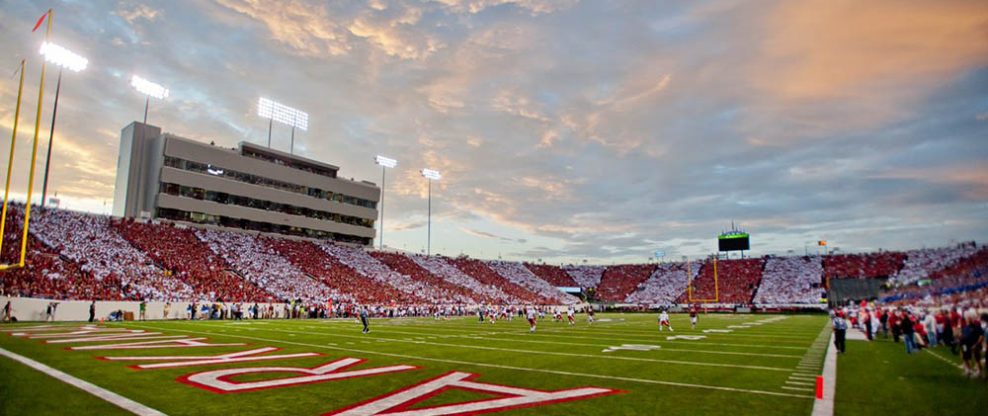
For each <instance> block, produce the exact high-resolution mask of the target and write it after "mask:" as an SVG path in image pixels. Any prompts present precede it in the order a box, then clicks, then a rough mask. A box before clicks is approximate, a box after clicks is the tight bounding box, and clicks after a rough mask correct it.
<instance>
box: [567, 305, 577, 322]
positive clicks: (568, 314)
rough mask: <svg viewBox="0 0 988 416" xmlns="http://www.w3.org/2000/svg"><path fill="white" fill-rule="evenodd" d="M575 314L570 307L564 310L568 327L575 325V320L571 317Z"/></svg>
mask: <svg viewBox="0 0 988 416" xmlns="http://www.w3.org/2000/svg"><path fill="white" fill-rule="evenodd" d="M575 313H576V311H574V310H573V307H572V306H570V307H569V308H567V309H566V319H567V320H569V324H570V325H576V318H574V317H573V314H575Z"/></svg>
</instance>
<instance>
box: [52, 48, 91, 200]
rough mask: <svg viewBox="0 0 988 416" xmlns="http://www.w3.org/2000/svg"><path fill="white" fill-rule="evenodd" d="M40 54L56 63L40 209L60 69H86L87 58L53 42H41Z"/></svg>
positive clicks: (60, 77) (59, 86)
mask: <svg viewBox="0 0 988 416" xmlns="http://www.w3.org/2000/svg"><path fill="white" fill-rule="evenodd" d="M41 54H42V55H44V57H45V60H46V61H48V62H51V63H53V64H55V65H58V82H57V83H56V84H55V108H54V109H53V110H52V112H51V130H49V131H48V154H47V155H46V156H45V175H44V179H43V180H42V185H41V209H44V208H45V205H46V204H47V203H48V202H46V201H47V198H48V171H49V170H50V169H51V145H52V141H53V140H54V138H55V117H56V116H57V115H58V96H59V93H60V92H61V91H62V70H63V69H66V68H68V70H69V71H72V72H79V71H82V70H83V69H86V66H88V65H89V60H88V59H86V58H83V57H81V56H79V55H77V54H75V53H72V52H71V51H69V50H68V49H65V48H63V47H61V46H58V45H56V44H53V43H48V42H45V43H43V44H41Z"/></svg>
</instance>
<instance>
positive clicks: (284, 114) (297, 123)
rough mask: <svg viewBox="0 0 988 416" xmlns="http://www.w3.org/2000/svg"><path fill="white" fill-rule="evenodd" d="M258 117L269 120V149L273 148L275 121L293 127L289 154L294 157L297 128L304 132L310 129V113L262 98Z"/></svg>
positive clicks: (259, 101) (258, 107)
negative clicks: (272, 132)
mask: <svg viewBox="0 0 988 416" xmlns="http://www.w3.org/2000/svg"><path fill="white" fill-rule="evenodd" d="M257 115H258V116H259V117H261V118H266V119H268V149H270V148H271V129H272V128H273V127H274V122H275V121H277V122H279V123H281V124H285V125H288V126H291V127H292V139H291V140H292V141H291V147H290V148H289V150H288V153H289V154H292V155H294V154H295V128H296V127H298V128H300V129H302V131H306V130H308V129H309V113H306V112H305V111H302V110H299V109H297V108H292V107H289V106H287V105H284V104H281V103H278V102H275V101H272V100H269V99H267V98H264V97H261V98H258V99H257Z"/></svg>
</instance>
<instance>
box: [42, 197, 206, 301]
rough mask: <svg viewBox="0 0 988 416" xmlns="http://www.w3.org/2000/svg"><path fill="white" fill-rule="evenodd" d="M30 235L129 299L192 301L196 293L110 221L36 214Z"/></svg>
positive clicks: (88, 216)
mask: <svg viewBox="0 0 988 416" xmlns="http://www.w3.org/2000/svg"><path fill="white" fill-rule="evenodd" d="M34 212H35V213H36V215H35V216H34V217H33V221H32V222H31V232H32V233H33V235H34V236H35V237H37V238H38V240H39V241H41V242H42V243H43V244H44V245H46V246H48V247H51V248H52V249H53V251H54V252H55V253H57V254H59V255H60V256H63V257H64V258H66V259H69V260H71V261H73V262H75V263H76V264H78V265H79V269H80V270H82V271H83V272H87V273H91V274H92V276H93V277H94V278H95V279H96V280H100V281H102V280H104V279H111V281H118V282H119V285H120V286H119V287H120V288H121V291H122V292H123V295H124V296H125V297H127V298H130V299H159V300H180V299H192V298H193V297H194V296H193V290H192V288H191V287H189V285H187V284H185V283H184V282H182V281H181V280H178V279H174V278H171V277H169V276H167V275H166V274H165V272H164V270H161V269H160V268H158V267H157V266H156V265H155V264H154V261H153V260H152V259H151V258H150V257H148V255H147V254H146V253H144V252H143V251H141V250H138V249H137V248H135V247H134V246H132V245H131V244H130V243H128V242H127V240H124V239H123V237H121V236H120V234H119V233H117V231H116V230H114V229H113V227H111V226H110V217H106V216H100V215H92V214H83V213H79V212H74V211H66V210H59V209H47V210H44V211H41V210H37V211H34Z"/></svg>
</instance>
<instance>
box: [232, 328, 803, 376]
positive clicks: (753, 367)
mask: <svg viewBox="0 0 988 416" xmlns="http://www.w3.org/2000/svg"><path fill="white" fill-rule="evenodd" d="M300 329H301V328H300ZM261 331H267V332H283V333H288V334H291V333H295V332H303V331H289V330H280V329H270V328H266V329H262V330H261ZM224 334H226V333H224ZM308 334H312V335H331V336H334V337H344V338H366V336H364V335H343V334H339V333H335V332H322V331H319V332H308ZM375 339H387V340H388V341H389V342H396V343H407V344H422V345H435V346H438V347H453V348H464V349H474V350H483V351H502V352H516V353H521V354H538V355H554V356H560V357H580V358H591V359H600V360H619V361H637V362H653V363H664V364H678V365H692V366H701V367H721V368H743V369H746V370H763V371H779V372H789V371H792V369H791V368H785V367H767V366H759V365H744V364H722V363H705V362H697V361H683V360H662V359H658V358H638V357H620V356H613V355H600V354H577V353H568V352H553V351H540V350H523V349H516V348H500V347H484V346H480V345H465V344H447V343H444V342H430V341H415V340H409V339H396V338H375Z"/></svg>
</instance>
